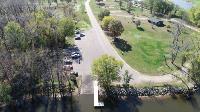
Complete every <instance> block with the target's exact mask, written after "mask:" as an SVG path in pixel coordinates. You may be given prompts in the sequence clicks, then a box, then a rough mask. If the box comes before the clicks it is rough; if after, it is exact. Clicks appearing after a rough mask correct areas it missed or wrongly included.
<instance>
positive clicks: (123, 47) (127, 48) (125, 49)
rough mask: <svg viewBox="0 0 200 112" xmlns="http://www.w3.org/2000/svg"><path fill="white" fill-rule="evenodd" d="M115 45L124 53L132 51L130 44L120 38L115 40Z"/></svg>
mask: <svg viewBox="0 0 200 112" xmlns="http://www.w3.org/2000/svg"><path fill="white" fill-rule="evenodd" d="M113 44H114V45H115V47H116V48H118V49H120V50H121V51H123V52H129V51H131V50H132V46H131V45H130V44H128V42H127V41H125V40H123V39H120V38H115V39H114V41H113Z"/></svg>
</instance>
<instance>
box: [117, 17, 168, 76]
mask: <svg viewBox="0 0 200 112" xmlns="http://www.w3.org/2000/svg"><path fill="white" fill-rule="evenodd" d="M115 18H117V19H119V20H121V21H122V23H123V25H124V27H125V31H124V32H123V34H122V35H121V38H122V39H124V40H125V41H127V42H128V44H129V45H131V47H132V49H131V50H130V51H128V52H124V53H122V51H121V50H120V49H117V51H118V52H119V54H120V55H121V56H122V57H123V58H124V59H125V61H126V62H127V63H128V64H129V65H130V66H132V67H133V68H135V69H137V70H138V71H140V72H143V73H148V74H152V75H156V74H157V73H160V72H161V68H162V69H163V67H164V65H165V64H164V61H165V60H164V55H167V53H168V50H169V46H170V43H171V42H170V41H171V37H170V35H169V34H168V32H167V31H166V30H165V28H157V27H155V26H154V27H155V29H154V30H153V29H152V28H151V25H150V24H149V23H148V22H146V21H142V24H141V28H142V29H143V30H144V31H140V30H138V29H137V28H136V26H135V25H134V24H133V23H132V22H131V19H129V18H124V17H115ZM122 54H123V55H122Z"/></svg>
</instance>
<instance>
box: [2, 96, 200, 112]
mask: <svg viewBox="0 0 200 112" xmlns="http://www.w3.org/2000/svg"><path fill="white" fill-rule="evenodd" d="M0 111H2V112H200V95H199V94H196V95H194V97H193V98H192V100H186V99H184V98H181V97H179V98H175V97H173V98H168V99H165V100H163V99H162V100H161V99H160V98H153V97H152V98H149V99H148V100H139V99H137V98H133V97H129V98H127V99H126V100H120V99H119V100H117V101H115V103H112V104H111V103H106V102H105V107H104V108H102V109H95V108H94V107H93V95H81V96H76V97H73V100H69V98H66V99H65V100H63V102H61V101H58V102H57V103H55V102H47V101H45V100H40V101H38V102H35V103H34V104H33V103H31V104H28V103H25V104H24V105H23V108H22V107H21V108H20V107H18V108H15V107H8V108H7V109H4V110H0Z"/></svg>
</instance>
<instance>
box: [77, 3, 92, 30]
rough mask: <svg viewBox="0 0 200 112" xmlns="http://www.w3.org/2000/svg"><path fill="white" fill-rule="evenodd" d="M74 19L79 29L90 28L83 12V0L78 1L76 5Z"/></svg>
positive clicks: (87, 18) (86, 16)
mask: <svg viewBox="0 0 200 112" xmlns="http://www.w3.org/2000/svg"><path fill="white" fill-rule="evenodd" d="M76 16H77V17H76V18H77V20H78V23H77V27H78V28H81V29H88V28H90V26H91V25H90V20H89V17H88V15H87V13H86V11H85V4H84V0H78V1H77V4H76Z"/></svg>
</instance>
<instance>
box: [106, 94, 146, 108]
mask: <svg viewBox="0 0 200 112" xmlns="http://www.w3.org/2000/svg"><path fill="white" fill-rule="evenodd" d="M104 103H105V107H104V109H103V110H104V111H105V112H110V111H111V110H112V112H123V111H124V112H139V109H138V107H137V106H139V105H142V104H143V103H142V100H141V99H139V98H138V97H137V96H127V97H126V98H123V97H121V96H118V95H116V96H113V95H112V96H107V97H106V98H105V99H104Z"/></svg>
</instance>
